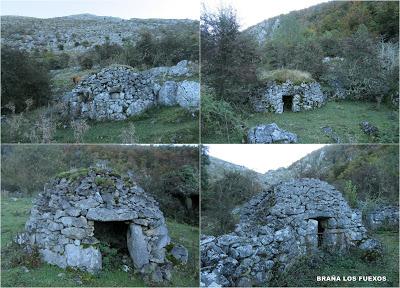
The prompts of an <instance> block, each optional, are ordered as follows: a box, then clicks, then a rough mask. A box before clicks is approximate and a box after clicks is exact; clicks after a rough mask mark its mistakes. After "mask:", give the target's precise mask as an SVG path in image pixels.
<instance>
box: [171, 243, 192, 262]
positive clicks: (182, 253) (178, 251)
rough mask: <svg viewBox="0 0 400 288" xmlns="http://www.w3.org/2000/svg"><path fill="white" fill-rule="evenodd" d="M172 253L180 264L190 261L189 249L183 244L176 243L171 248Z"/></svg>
mask: <svg viewBox="0 0 400 288" xmlns="http://www.w3.org/2000/svg"><path fill="white" fill-rule="evenodd" d="M171 255H172V257H174V259H175V260H176V261H178V262H179V263H180V264H186V263H187V261H188V256H189V254H188V250H187V249H186V248H185V247H184V246H182V245H175V246H174V247H173V248H172V250H171Z"/></svg>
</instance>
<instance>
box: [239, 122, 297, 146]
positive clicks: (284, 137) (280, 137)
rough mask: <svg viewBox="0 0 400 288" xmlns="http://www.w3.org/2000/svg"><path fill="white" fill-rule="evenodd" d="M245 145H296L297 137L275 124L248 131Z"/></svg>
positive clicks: (259, 126)
mask: <svg viewBox="0 0 400 288" xmlns="http://www.w3.org/2000/svg"><path fill="white" fill-rule="evenodd" d="M247 143H252V144H258V143H264V144H271V143H285V144H287V143H297V135H296V134H294V133H291V132H288V131H285V130H283V129H281V128H279V127H278V125H276V124H275V123H271V124H264V125H258V126H256V127H253V128H251V129H249V131H248V132H247Z"/></svg>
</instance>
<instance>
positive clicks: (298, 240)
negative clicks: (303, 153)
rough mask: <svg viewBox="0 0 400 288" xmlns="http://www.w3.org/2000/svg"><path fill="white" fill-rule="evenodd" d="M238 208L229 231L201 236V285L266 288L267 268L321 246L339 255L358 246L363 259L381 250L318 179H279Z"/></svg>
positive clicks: (355, 214) (280, 265)
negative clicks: (234, 221) (232, 228)
mask: <svg viewBox="0 0 400 288" xmlns="http://www.w3.org/2000/svg"><path fill="white" fill-rule="evenodd" d="M240 210H241V211H240V223H239V224H238V225H237V226H236V229H235V231H234V232H232V233H229V234H226V235H222V236H219V237H213V236H202V239H201V243H200V245H201V265H202V270H201V271H202V272H201V285H202V286H213V285H220V286H246V287H250V286H268V282H269V280H270V279H271V277H272V273H273V272H272V271H277V272H282V271H284V270H285V269H287V268H288V267H290V265H292V264H293V263H294V261H295V260H296V259H297V258H298V257H300V256H302V255H306V254H311V253H319V252H320V251H325V250H327V251H330V252H334V253H341V252H342V253H344V252H345V251H347V249H348V248H350V247H358V248H360V249H362V250H364V251H365V255H366V256H367V257H370V256H371V255H374V256H378V255H379V253H381V244H380V243H379V242H377V241H376V240H373V239H370V238H368V236H367V233H366V232H367V231H366V229H365V228H364V226H363V224H362V221H361V213H360V212H359V211H357V210H352V209H351V208H350V207H349V205H348V204H347V202H346V201H345V200H344V198H343V197H342V195H341V193H340V192H339V191H337V190H336V189H335V188H334V187H333V186H331V185H329V184H328V183H325V182H322V181H320V180H316V179H298V180H290V181H288V182H285V183H280V184H278V185H275V186H272V187H270V188H268V190H267V191H265V192H263V193H261V194H259V195H257V196H255V197H254V198H252V199H251V200H250V201H249V202H248V203H246V204H245V205H244V206H243V207H242V208H241V209H240Z"/></svg>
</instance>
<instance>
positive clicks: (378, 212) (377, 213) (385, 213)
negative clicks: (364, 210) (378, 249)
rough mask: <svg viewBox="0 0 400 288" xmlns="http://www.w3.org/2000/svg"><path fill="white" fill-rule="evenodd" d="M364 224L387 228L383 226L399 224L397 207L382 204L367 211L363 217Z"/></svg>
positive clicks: (376, 227)
mask: <svg viewBox="0 0 400 288" xmlns="http://www.w3.org/2000/svg"><path fill="white" fill-rule="evenodd" d="M365 222H366V225H367V226H368V227H369V228H371V229H379V228H381V227H382V228H387V227H385V226H388V225H389V226H393V227H398V226H399V207H397V206H382V207H378V208H376V209H374V210H373V211H371V212H369V213H368V214H367V215H366V217H365Z"/></svg>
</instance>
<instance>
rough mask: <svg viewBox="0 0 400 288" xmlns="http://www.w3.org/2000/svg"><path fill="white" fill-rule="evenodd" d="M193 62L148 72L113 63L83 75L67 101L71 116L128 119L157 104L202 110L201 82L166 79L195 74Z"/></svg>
mask: <svg viewBox="0 0 400 288" xmlns="http://www.w3.org/2000/svg"><path fill="white" fill-rule="evenodd" d="M191 65H192V63H191V62H189V61H186V60H184V61H181V62H179V63H178V64H177V65H176V66H172V67H158V68H153V69H150V70H147V71H144V72H137V71H135V70H134V69H133V68H131V67H129V66H125V65H114V66H110V67H107V68H104V69H102V70H101V71H100V72H98V73H95V74H92V75H90V76H88V77H87V78H85V79H83V80H82V81H81V82H80V83H79V84H78V85H77V86H76V87H75V88H74V89H73V90H72V91H71V92H70V93H67V94H66V95H65V96H64V97H63V101H64V102H65V103H66V104H67V107H68V114H69V115H70V116H71V117H73V118H88V119H93V120H124V119H126V118H128V117H130V116H134V115H139V114H141V113H143V112H144V111H146V110H147V109H149V108H151V107H154V106H156V105H162V106H174V105H179V106H181V107H183V108H185V109H188V110H191V111H192V110H198V107H199V102H200V85H199V83H198V82H195V81H189V80H183V81H179V80H167V81H165V80H164V79H176V78H177V77H181V78H182V77H184V78H185V77H189V76H191V75H192V70H191V69H190V67H191Z"/></svg>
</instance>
